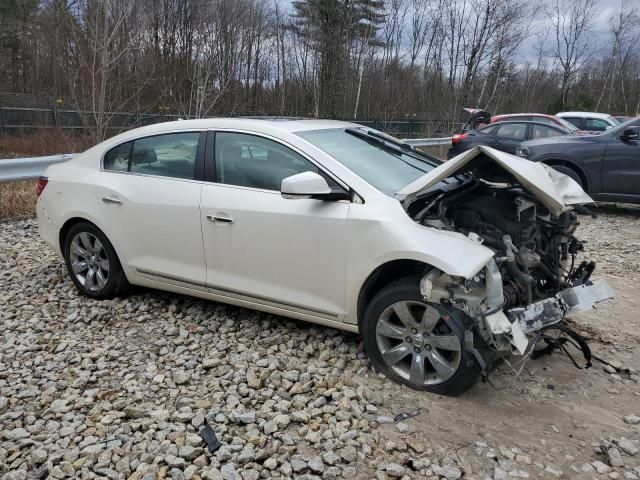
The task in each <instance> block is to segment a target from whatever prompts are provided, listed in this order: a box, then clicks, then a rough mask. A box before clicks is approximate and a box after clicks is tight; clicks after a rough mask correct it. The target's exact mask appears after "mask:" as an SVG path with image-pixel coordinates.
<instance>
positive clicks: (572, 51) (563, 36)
mask: <svg viewBox="0 0 640 480" xmlns="http://www.w3.org/2000/svg"><path fill="white" fill-rule="evenodd" d="M596 14H597V10H596V6H595V0H555V1H554V3H553V5H552V7H551V8H550V9H548V11H547V15H548V17H549V20H550V22H551V24H552V25H553V29H554V31H555V43H554V46H553V57H554V58H555V60H556V61H557V62H558V64H559V66H560V70H561V74H562V86H561V90H560V93H561V107H562V108H564V106H565V105H566V103H567V95H568V93H569V90H570V88H571V82H572V81H573V79H574V77H575V75H576V73H577V72H578V71H579V70H580V69H581V68H582V67H583V66H584V65H585V64H586V63H587V61H588V60H589V59H590V58H591V56H592V55H593V53H594V51H593V42H591V41H590V37H589V33H590V31H591V27H592V24H593V20H594V18H595V15H596Z"/></svg>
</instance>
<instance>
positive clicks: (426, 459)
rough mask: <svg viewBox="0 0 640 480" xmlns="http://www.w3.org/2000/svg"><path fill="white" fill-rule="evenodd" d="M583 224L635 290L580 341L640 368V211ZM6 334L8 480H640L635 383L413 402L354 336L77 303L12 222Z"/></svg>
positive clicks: (0, 370) (547, 364) (610, 380)
mask: <svg viewBox="0 0 640 480" xmlns="http://www.w3.org/2000/svg"><path fill="white" fill-rule="evenodd" d="M583 223H584V224H583V226H582V227H581V232H582V235H581V236H582V237H583V238H586V239H588V240H589V243H588V247H587V251H588V253H589V254H590V255H592V256H594V257H595V259H596V260H597V261H598V262H599V264H600V265H601V269H600V272H601V273H604V275H605V276H606V277H608V278H609V279H610V280H611V281H612V283H613V284H614V286H615V287H616V288H617V289H622V290H623V291H622V295H621V298H619V300H617V301H616V302H615V303H614V304H613V305H610V306H606V307H602V308H600V309H599V310H598V311H597V312H595V313H594V314H593V315H592V316H591V317H589V316H587V317H585V319H584V321H583V325H582V328H584V331H585V334H587V335H588V336H589V337H590V339H591V341H592V342H595V343H594V344H593V346H594V349H595V351H596V352H597V353H599V354H600V355H602V356H606V357H607V358H609V359H611V360H613V361H615V362H617V363H623V364H624V365H625V366H631V367H635V366H637V364H638V361H639V360H640V355H639V354H638V343H639V342H640V339H639V336H638V333H637V332H638V327H640V325H639V324H638V320H637V319H636V318H635V317H633V320H631V321H628V320H627V319H628V317H629V311H630V310H632V309H633V308H635V307H636V306H637V303H636V301H637V300H636V299H637V293H636V288H635V285H633V283H632V282H630V281H629V280H630V279H637V278H638V276H639V271H640V268H639V267H640V265H639V263H640V260H639V256H638V252H639V251H640V241H639V238H640V236H639V234H640V209H637V208H632V207H627V208H620V207H607V209H604V210H603V214H602V215H601V216H600V217H599V218H598V219H597V220H592V219H586V220H584V222H583ZM623 323H624V325H625V328H623V329H618V328H617V327H616V325H619V324H623ZM0 328H1V330H0V477H2V478H5V479H25V478H45V477H47V476H48V477H49V478H57V479H60V478H110V479H118V478H134V479H142V478H144V479H145V480H151V479H156V478H165V477H170V478H172V479H198V478H203V479H221V478H222V479H229V480H230V479H234V480H235V479H258V478H300V479H319V478H322V479H335V478H361V479H369V478H380V479H383V478H446V479H457V478H460V477H464V478H465V479H473V478H476V479H484V478H493V479H506V478H585V479H587V478H589V479H590V478H611V479H615V478H629V479H634V478H640V466H639V465H640V455H638V454H637V452H638V447H639V442H638V441H639V440H640V425H638V424H639V423H640V399H638V396H639V395H640V390H639V387H638V380H639V379H638V377H637V376H636V375H619V374H618V373H616V371H615V370H611V371H610V372H608V371H604V370H603V369H602V368H601V367H602V366H599V367H597V368H594V369H590V370H575V369H573V367H572V366H571V365H570V363H569V361H568V360H567V359H566V358H565V357H561V356H551V357H548V358H545V359H543V360H539V361H536V363H535V366H532V367H531V368H528V369H527V371H526V372H525V375H523V378H522V379H520V380H519V381H518V382H514V383H512V384H511V386H509V387H508V388H506V389H504V390H501V391H495V390H494V389H492V388H491V387H489V386H488V385H486V384H479V385H478V386H476V387H474V388H473V389H472V390H471V391H470V392H468V394H466V395H465V396H463V397H460V398H457V399H451V398H444V397H437V396H434V395H428V394H421V393H417V392H414V391H410V390H408V389H406V388H404V387H400V386H398V385H396V384H393V383H391V382H389V381H387V380H386V379H384V378H381V377H380V376H379V375H376V374H375V373H374V372H373V370H372V368H371V366H370V363H369V362H368V360H367V359H366V357H365V356H364V354H363V352H362V347H361V344H360V339H359V337H358V336H357V335H351V334H347V333H344V332H339V331H336V330H331V329H326V328H322V327H318V326H313V325H310V324H305V323H303V322H295V321H290V320H287V319H283V318H280V317H275V316H272V315H267V314H263V313H256V312H253V311H249V310H245V309H240V308H235V307H230V306H224V305H220V304H216V303H213V302H206V301H201V300H197V299H192V298H188V297H184V296H180V295H173V294H166V293H161V292H156V291H151V290H142V289H140V290H138V291H135V292H134V293H133V294H132V295H130V296H129V297H127V298H122V299H116V300H113V301H103V302H97V301H93V300H90V299H87V298H84V297H80V296H78V295H77V293H76V290H75V289H74V288H73V285H72V283H71V281H70V279H69V278H68V277H67V276H66V272H65V271H64V270H63V267H62V263H61V261H60V260H59V259H57V258H56V257H55V256H54V254H53V253H51V252H50V251H49V250H48V248H47V247H46V246H45V245H44V243H43V242H42V241H41V240H40V239H39V237H38V235H37V227H36V225H35V222H34V221H32V220H29V221H17V222H7V223H0ZM509 378H510V377H509V376H508V374H507V373H503V374H502V377H500V375H497V376H496V382H498V383H502V384H505V383H506V382H507V381H508V380H509ZM414 409H420V410H419V412H420V413H419V415H418V416H417V417H415V418H411V419H408V420H406V421H403V422H400V423H397V424H395V423H393V418H392V417H393V416H394V415H395V414H397V413H399V412H402V411H408V410H414ZM205 424H208V425H210V426H211V427H212V428H213V430H214V431H215V432H216V434H217V435H218V437H219V439H220V440H221V441H222V442H223V444H224V445H223V446H222V447H221V448H220V449H219V450H217V451H216V452H215V453H213V454H210V453H209V452H208V451H206V448H205V444H204V443H203V440H202V438H201V437H200V435H199V432H200V431H201V429H202V428H203V426H204V425H205Z"/></svg>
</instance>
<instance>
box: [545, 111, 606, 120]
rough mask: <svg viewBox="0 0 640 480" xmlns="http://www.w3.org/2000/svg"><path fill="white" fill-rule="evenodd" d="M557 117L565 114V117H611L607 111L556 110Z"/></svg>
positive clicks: (604, 118)
mask: <svg viewBox="0 0 640 480" xmlns="http://www.w3.org/2000/svg"><path fill="white" fill-rule="evenodd" d="M556 115H557V116H558V117H562V116H567V117H577V118H601V119H603V120H609V119H610V118H612V116H611V115H609V114H608V113H599V112H558V113H556Z"/></svg>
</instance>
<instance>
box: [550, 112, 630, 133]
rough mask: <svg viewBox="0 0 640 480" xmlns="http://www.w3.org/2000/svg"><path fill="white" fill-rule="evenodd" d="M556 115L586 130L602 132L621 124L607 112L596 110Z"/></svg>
mask: <svg viewBox="0 0 640 480" xmlns="http://www.w3.org/2000/svg"><path fill="white" fill-rule="evenodd" d="M556 117H560V118H564V119H565V120H567V121H568V122H570V123H572V124H573V125H574V126H575V127H576V128H578V129H580V130H584V131H586V132H592V133H600V132H604V131H606V130H608V129H609V128H611V127H615V126H616V125H620V122H619V121H618V120H616V119H615V118H614V117H613V116H611V115H609V114H607V113H596V112H559V113H556Z"/></svg>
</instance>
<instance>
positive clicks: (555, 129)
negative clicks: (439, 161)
mask: <svg viewBox="0 0 640 480" xmlns="http://www.w3.org/2000/svg"><path fill="white" fill-rule="evenodd" d="M574 133H575V131H574V130H569V129H567V128H564V127H561V126H560V125H548V124H546V123H541V122H530V121H524V120H515V121H511V120H509V121H501V122H496V123H492V124H491V125H485V126H482V127H479V128H476V129H474V130H469V131H467V132H465V133H462V134H459V135H454V136H453V137H452V139H451V148H450V149H449V152H448V154H447V158H453V157H455V156H456V155H460V154H461V153H462V152H465V151H467V150H471V149H472V148H473V147H475V146H477V145H488V146H489V147H493V148H495V149H496V150H502V151H503V152H507V153H511V154H515V153H516V149H517V148H518V146H519V145H520V143H521V142H522V141H524V140H529V139H532V138H548V137H556V136H559V135H573V134H574Z"/></svg>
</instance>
